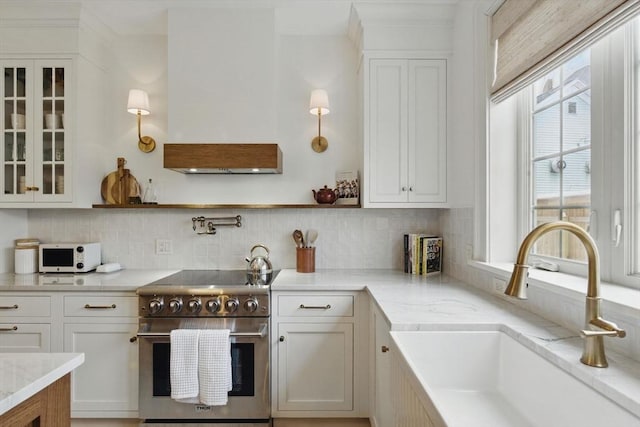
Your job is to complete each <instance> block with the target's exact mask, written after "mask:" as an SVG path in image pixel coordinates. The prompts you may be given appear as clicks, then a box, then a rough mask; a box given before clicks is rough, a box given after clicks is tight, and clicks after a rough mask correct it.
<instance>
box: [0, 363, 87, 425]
mask: <svg viewBox="0 0 640 427" xmlns="http://www.w3.org/2000/svg"><path fill="white" fill-rule="evenodd" d="M82 363H84V353H0V415H2V414H4V413H5V412H7V411H9V410H10V409H12V408H13V407H15V406H17V405H19V404H20V403H22V402H24V401H25V400H27V399H29V398H30V397H31V396H33V395H34V394H36V393H38V392H39V391H40V390H43V389H45V388H46V387H47V386H49V385H51V384H53V383H54V382H55V381H57V380H59V379H60V378H62V377H63V376H65V375H66V374H68V373H69V372H71V371H72V370H74V369H75V368H77V367H78V366H80V365H82Z"/></svg>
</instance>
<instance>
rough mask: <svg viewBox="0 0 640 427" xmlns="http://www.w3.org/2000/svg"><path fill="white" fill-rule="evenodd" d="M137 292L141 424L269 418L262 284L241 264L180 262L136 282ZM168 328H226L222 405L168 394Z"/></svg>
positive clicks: (223, 423)
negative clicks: (184, 266)
mask: <svg viewBox="0 0 640 427" xmlns="http://www.w3.org/2000/svg"><path fill="white" fill-rule="evenodd" d="M276 274H277V272H274V275H273V277H275V275H276ZM137 293H138V296H139V328H138V334H137V337H138V341H139V343H140V347H139V360H140V383H139V411H140V418H142V419H143V423H144V424H143V425H149V426H152V425H158V424H161V425H163V426H171V425H180V426H184V425H189V424H190V423H193V424H198V426H203V425H206V424H203V423H211V424H212V425H215V426H216V427H254V426H255V427H258V426H260V427H262V426H270V425H271V408H270V399H269V390H270V386H269V381H270V379H269V329H270V321H269V320H270V298H269V284H267V285H258V286H255V285H249V284H248V282H247V276H246V272H245V271H243V270H183V271H180V272H178V273H176V274H173V275H171V276H168V277H165V278H164V279H161V280H158V281H156V282H153V283H151V284H149V285H146V286H143V287H141V288H138V291H137ZM174 329H229V330H230V337H231V359H232V363H231V364H232V382H233V388H232V390H231V391H230V392H229V400H228V403H227V405H225V406H206V405H202V404H189V403H181V402H176V401H174V400H172V399H171V383H170V379H169V378H170V363H169V360H170V352H171V344H170V333H171V330H174Z"/></svg>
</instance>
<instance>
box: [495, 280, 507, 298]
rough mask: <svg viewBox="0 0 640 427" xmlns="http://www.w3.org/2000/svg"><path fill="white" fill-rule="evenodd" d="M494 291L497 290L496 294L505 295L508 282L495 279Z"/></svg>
mask: <svg viewBox="0 0 640 427" xmlns="http://www.w3.org/2000/svg"><path fill="white" fill-rule="evenodd" d="M493 289H495V290H496V292H498V293H501V294H503V293H504V291H505V290H506V289H507V281H506V280H504V279H499V278H497V277H494V278H493Z"/></svg>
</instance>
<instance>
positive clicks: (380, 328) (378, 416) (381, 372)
mask: <svg viewBox="0 0 640 427" xmlns="http://www.w3.org/2000/svg"><path fill="white" fill-rule="evenodd" d="M389 330H390V329H389V325H388V323H387V321H386V319H385V317H384V315H383V314H382V311H381V310H380V309H379V308H377V307H376V306H374V307H372V310H371V332H372V341H373V342H372V346H371V348H372V350H371V352H372V354H373V362H372V364H373V366H372V369H371V373H372V375H371V377H372V378H371V379H370V382H371V384H372V387H371V392H372V396H371V401H372V402H373V407H372V408H371V414H370V419H371V426H372V427H385V426H392V425H394V424H393V406H392V404H391V354H390V353H389V348H390V345H391V335H390V334H389Z"/></svg>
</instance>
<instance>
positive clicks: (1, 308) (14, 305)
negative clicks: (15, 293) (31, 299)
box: [0, 304, 18, 310]
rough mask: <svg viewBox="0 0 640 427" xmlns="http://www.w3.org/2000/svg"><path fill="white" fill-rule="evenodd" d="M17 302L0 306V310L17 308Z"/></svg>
mask: <svg viewBox="0 0 640 427" xmlns="http://www.w3.org/2000/svg"><path fill="white" fill-rule="evenodd" d="M17 309H18V304H13V305H3V306H0V310H17Z"/></svg>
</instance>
